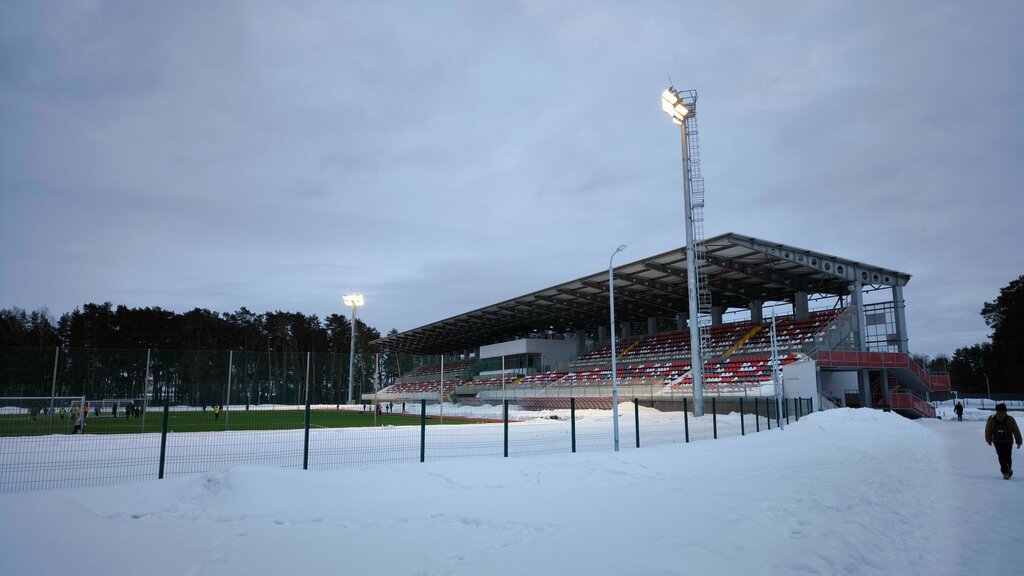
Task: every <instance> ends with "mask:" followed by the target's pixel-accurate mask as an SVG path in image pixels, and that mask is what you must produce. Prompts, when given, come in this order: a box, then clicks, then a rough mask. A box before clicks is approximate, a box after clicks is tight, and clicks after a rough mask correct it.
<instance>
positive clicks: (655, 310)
mask: <svg viewBox="0 0 1024 576" xmlns="http://www.w3.org/2000/svg"><path fill="white" fill-rule="evenodd" d="M704 245H705V247H706V248H707V259H706V265H705V267H704V274H705V277H706V278H707V283H708V288H709V289H710V291H711V300H712V303H713V304H714V305H715V306H723V307H725V308H727V309H728V308H746V307H748V305H749V303H750V301H752V300H762V301H787V300H791V299H792V295H793V293H794V292H806V293H808V294H827V295H840V294H847V293H848V292H849V287H850V286H851V285H852V284H853V283H854V282H857V281H859V282H861V283H862V284H864V285H871V286H877V287H886V286H904V285H905V284H906V283H907V282H908V281H909V280H910V275H909V274H904V273H902V272H897V271H895V270H888V269H885V268H881V267H878V266H873V265H871V264H865V263H863V262H856V261H853V260H849V259H845V258H840V257H837V256H830V255H828V254H824V253H821V252H814V251H811V250H805V249H803V248H796V247H793V246H787V245H785V244H779V243H778V242H769V241H767V240H761V239H759V238H753V237H751V236H741V235H739V234H734V233H731V232H730V233H726V234H722V235H720V236H715V237H713V238H709V239H707V240H706V241H705V243H704ZM686 258H687V252H686V248H685V247H682V248H677V249H674V250H670V251H668V252H665V253H662V254H658V255H656V256H650V257H647V258H643V259H641V260H637V261H636V262H630V263H628V264H623V265H621V266H617V267H616V268H615V318H616V320H617V321H620V322H624V321H642V320H646V319H647V318H649V317H668V316H671V317H674V316H675V315H676V314H677V313H682V314H688V310H689V304H688V300H687V279H686V265H687V263H686ZM607 323H608V271H607V270H601V271H599V272H595V273H593V274H590V275H588V276H584V277H583V278H578V279H576V280H572V281H569V282H565V283H563V284H559V285H557V286H552V287H550V288H545V289H543V290H538V291H536V292H531V293H530V294H524V295H523V296H519V297H517V298H512V299H510V300H505V301H504V302H499V303H497V304H492V305H490V306H485V307H483V308H479V309H477V310H473V311H470V312H465V313H463V314H458V315H456V316H452V317H451V318H446V319H444V320H439V321H437V322H433V323H431V324H427V325H425V326H420V327H419V328H414V329H412V330H407V331H405V332H401V333H399V334H395V335H392V336H387V337H385V338H381V339H379V340H375V341H374V342H372V344H373V345H374V346H377V347H380V348H384V349H388V350H392V351H395V352H401V353H407V354H438V353H447V352H458V351H463V350H469V349H472V348H476V347H479V346H484V345H487V344H494V343H496V342H503V341H506V340H511V339H514V338H518V337H523V336H527V335H529V334H530V333H537V332H540V333H543V332H546V331H548V330H553V331H554V332H556V333H566V332H571V331H574V330H578V329H583V330H586V329H591V328H593V327H595V326H598V325H601V324H607Z"/></svg>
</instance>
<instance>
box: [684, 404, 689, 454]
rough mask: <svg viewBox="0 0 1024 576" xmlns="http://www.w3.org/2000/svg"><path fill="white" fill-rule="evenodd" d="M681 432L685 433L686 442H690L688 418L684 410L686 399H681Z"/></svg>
mask: <svg viewBox="0 0 1024 576" xmlns="http://www.w3.org/2000/svg"><path fill="white" fill-rule="evenodd" d="M683 430H684V431H685V432H686V442H687V443H689V442H690V416H689V413H688V412H687V409H686V398H683Z"/></svg>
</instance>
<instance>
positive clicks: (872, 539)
mask: <svg viewBox="0 0 1024 576" xmlns="http://www.w3.org/2000/svg"><path fill="white" fill-rule="evenodd" d="M981 416H982V417H983V416H984V415H983V414H982V415H981ZM983 425H984V422H983V420H982V419H973V420H969V421H967V422H962V423H958V422H955V421H954V422H951V421H949V420H930V421H910V420H906V419H904V418H902V417H900V416H897V415H895V414H891V413H885V412H880V411H874V410H850V409H840V410H831V411H827V412H822V413H817V414H813V415H811V416H808V417H806V418H802V419H801V420H800V421H799V422H795V423H792V424H791V425H789V426H787V427H786V429H785V431H777V430H773V431H772V432H770V433H769V432H764V433H761V434H755V435H749V436H746V437H730V438H725V439H722V440H717V441H703V442H696V443H692V444H673V445H662V446H655V447H651V448H643V449H640V450H632V451H629V452H619V453H585V454H565V455H553V456H530V457H520V458H509V459H502V458H493V457H488V458H468V459H461V460H454V461H446V462H427V463H425V464H419V463H415V464H394V465H381V466H376V467H369V468H360V469H354V470H346V471H340V472H311V471H300V470H286V469H275V468H256V467H251V466H239V467H234V468H230V469H228V470H224V471H219V472H214V473H208V474H204V475H198V476H189V477H181V478H172V479H167V480H162V481H150V482H144V483H139V484H129V485H119V486H113V487H101V488H79V489H62V490H50V491H40V492H26V493H17V494H8V495H3V496H0V574H58V573H74V574H76V575H77V576H88V575H118V574H124V575H129V574H130V575H132V576H137V575H138V574H139V573H146V574H148V575H165V574H166V575H180V574H211V575H212V574H237V575H245V576H252V575H256V574H302V573H341V572H345V573H355V574H394V575H463V574H465V575H470V574H472V575H478V574H491V575H495V574H497V575H501V574H509V575H513V574H514V575H523V574H531V575H532V574H558V575H571V574H580V575H584V574H586V575H600V574H648V575H652V574H653V575H657V574H699V573H716V574H739V573H743V574H927V575H929V576H934V575H944V574H949V575H959V574H989V573H991V574H1014V573H1018V572H1020V571H1021V566H1020V560H1019V557H1020V552H1019V551H1020V547H1021V544H1024V532H1022V530H1021V526H1022V525H1024V522H1022V520H1024V472H1022V473H1019V474H1018V477H1020V479H1019V480H1018V479H1016V478H1015V479H1013V480H1010V481H1005V480H1003V479H1002V477H1001V476H1000V475H999V474H998V465H997V464H996V459H995V454H994V450H993V449H992V448H990V447H989V446H987V445H985V443H984V441H983V438H982V427H983ZM1020 454H1024V451H1016V450H1015V451H1014V456H1015V457H1017V459H1018V467H1020V469H1024V456H1019V455H1020Z"/></svg>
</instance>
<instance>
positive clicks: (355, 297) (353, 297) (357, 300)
mask: <svg viewBox="0 0 1024 576" xmlns="http://www.w3.org/2000/svg"><path fill="white" fill-rule="evenodd" d="M343 300H344V302H345V305H346V306H351V307H352V337H351V338H350V339H349V348H348V403H349V404H355V400H354V399H353V398H352V391H353V385H354V384H355V383H354V382H353V380H352V378H353V375H354V374H355V367H356V308H357V307H358V306H362V305H363V304H364V303H365V301H364V300H363V295H362V294H359V293H352V294H345V297H344V298H343ZM374 414H376V412H374Z"/></svg>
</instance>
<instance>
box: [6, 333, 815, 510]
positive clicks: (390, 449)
mask: <svg viewBox="0 0 1024 576" xmlns="http://www.w3.org/2000/svg"><path fill="white" fill-rule="evenodd" d="M355 360H356V365H357V366H359V365H360V364H361V366H362V368H361V369H360V370H354V373H355V378H354V381H353V383H352V389H353V394H352V399H353V401H354V403H348V386H349V382H348V381H347V376H348V356H347V355H332V354H292V355H291V357H281V358H279V359H278V361H277V363H275V362H274V358H273V356H272V355H268V354H267V353H262V354H259V353H253V352H248V353H246V352H237V351H236V352H209V351H161V352H157V351H146V350H141V351H139V350H128V351H113V350H71V351H66V350H56V349H49V350H40V349H14V350H12V349H6V350H0V386H2V388H0V492H13V491H24V490H37V489H48V488H58V487H69V486H89V485H104V484H115V483H121V482H133V481H141V480H148V479H154V478H163V477H168V476H180V475H187V474H196V473H203V472H208V471H211V470H216V469H221V468H225V467H229V466H234V465H239V464H246V465H258V466H278V467H290V468H299V467H301V468H305V469H321V470H327V469H343V468H349V467H356V466H365V465H372V464H382V463H398V462H423V461H428V460H429V461H438V460H450V459H456V458H469V457H492V458H493V457H521V456H529V455H534V454H544V453H559V452H570V451H571V452H578V451H579V452H582V451H600V450H612V449H613V448H614V445H615V439H614V433H613V429H614V427H613V422H612V418H611V411H610V410H608V409H607V408H605V409H603V410H602V409H594V408H587V407H588V406H593V405H595V403H597V404H602V403H603V404H604V405H606V406H610V402H609V401H608V399H607V398H595V397H587V396H582V395H581V396H580V397H576V396H568V397H566V396H563V395H560V396H559V397H558V398H557V399H558V406H557V407H555V408H550V409H544V410H526V409H523V407H522V406H520V401H523V400H525V399H524V398H513V399H511V400H507V399H506V400H500V399H492V400H489V401H487V402H483V401H480V400H479V399H477V398H476V397H475V396H469V395H456V394H455V393H454V391H453V390H454V389H448V388H444V387H441V388H439V389H438V392H437V393H436V394H435V393H434V392H430V391H426V392H423V391H420V392H416V393H411V394H409V397H408V398H402V396H401V395H400V394H395V393H392V394H390V395H387V399H386V400H383V399H382V400H381V401H379V402H375V400H376V399H377V396H375V395H374V393H373V390H374V389H376V388H377V387H379V386H381V385H383V384H384V383H387V382H389V381H395V380H397V379H398V378H404V379H405V380H406V381H408V380H409V378H410V377H409V376H402V377H399V376H396V375H395V376H388V375H387V373H386V371H385V370H384V369H383V368H382V364H383V362H382V360H381V357H379V356H374V355H363V356H361V357H357V358H356V359H355ZM384 360H390V361H392V362H393V363H394V364H395V366H397V367H399V368H400V369H401V370H403V371H404V372H405V373H406V374H409V373H415V372H417V371H418V372H419V373H420V374H425V376H423V377H424V378H426V379H428V380H429V379H431V378H433V377H434V376H433V375H432V371H433V365H432V364H431V362H433V361H434V360H435V359H430V358H427V359H424V358H412V357H404V358H384ZM288 361H290V364H291V367H290V368H289V367H288V364H286V362H288ZM403 363H404V364H405V365H404V366H402V364H403ZM459 377H465V376H464V375H461V376H459ZM445 378H446V377H444V376H442V377H441V381H442V382H443V381H444V379H445ZM646 389H647V390H650V392H649V393H648V395H647V396H646V397H639V396H637V397H633V398H630V397H628V396H626V397H621V396H620V398H621V399H622V400H623V404H621V405H620V410H619V445H620V448H621V449H623V450H628V449H635V448H639V447H643V446H650V445H656V444H665V443H674V442H676V443H682V442H691V441H697V440H710V439H715V438H721V437H724V436H737V435H742V434H750V433H755V432H760V431H767V430H769V429H771V428H776V427H778V426H779V425H780V424H784V423H786V422H787V421H789V420H795V419H798V418H800V417H801V416H803V415H804V414H806V413H807V412H808V411H809V410H810V406H811V401H810V399H797V398H791V399H787V401H785V402H784V403H782V405H781V411H780V410H779V409H778V408H777V404H776V401H775V399H774V398H764V397H726V396H721V397H714V396H712V397H710V398H706V399H705V415H704V416H701V417H699V418H698V417H694V416H693V409H692V399H690V398H687V397H684V396H673V397H671V398H667V399H666V398H664V397H655V394H654V392H653V390H654V388H653V387H650V388H646ZM638 390H641V389H638ZM577 392H580V393H582V392H584V390H583V389H581V390H579V391H577ZM381 398H384V396H383V395H382V396H381Z"/></svg>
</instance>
